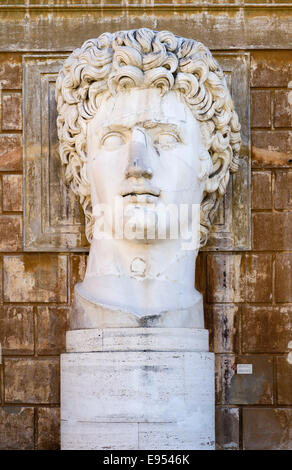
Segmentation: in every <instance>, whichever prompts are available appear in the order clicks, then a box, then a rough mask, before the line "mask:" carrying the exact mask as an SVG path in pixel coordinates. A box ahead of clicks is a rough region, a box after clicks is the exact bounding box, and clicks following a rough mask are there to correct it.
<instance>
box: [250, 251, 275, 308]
mask: <svg viewBox="0 0 292 470" xmlns="http://www.w3.org/2000/svg"><path fill="white" fill-rule="evenodd" d="M245 278H246V279H245V282H246V296H245V298H246V300H247V301H248V302H270V301H271V300H272V288H273V287H272V283H273V266H272V255H270V254H265V253H261V254H251V255H246V272H245Z"/></svg>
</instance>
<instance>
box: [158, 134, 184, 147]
mask: <svg viewBox="0 0 292 470" xmlns="http://www.w3.org/2000/svg"><path fill="white" fill-rule="evenodd" d="M178 142H179V137H178V136H177V135H176V134H174V133H172V132H162V133H161V134H159V135H158V136H157V137H156V139H155V143H156V144H158V145H159V146H161V147H165V148H170V147H173V146H174V145H176V144H177V143H178Z"/></svg>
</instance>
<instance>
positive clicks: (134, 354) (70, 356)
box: [61, 328, 215, 450]
mask: <svg viewBox="0 0 292 470" xmlns="http://www.w3.org/2000/svg"><path fill="white" fill-rule="evenodd" d="M67 351H68V352H67V353H66V354H62V361H61V363H62V365H61V420H62V421H61V423H62V424H61V440H62V449H104V450H122V449H125V450H138V449H146V450H151V449H169V450H175V449H201V450H203V449H206V450H207V449H208V450H209V449H213V448H214V440H215V439H214V411H215V407H214V355H213V354H212V353H209V352H208V332H207V330H202V329H200V330H199V329H194V328H118V329H115V328H107V329H100V330H98V329H91V330H90V329H89V330H75V331H69V332H68V333H67Z"/></svg>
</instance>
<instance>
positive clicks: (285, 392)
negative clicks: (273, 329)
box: [277, 344, 292, 405]
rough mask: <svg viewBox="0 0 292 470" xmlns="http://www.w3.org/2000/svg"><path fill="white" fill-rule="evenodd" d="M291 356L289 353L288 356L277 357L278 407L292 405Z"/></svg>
mask: <svg viewBox="0 0 292 470" xmlns="http://www.w3.org/2000/svg"><path fill="white" fill-rule="evenodd" d="M291 349H292V344H291ZM291 356H292V354H291V352H290V353H289V355H288V356H285V357H277V396H278V404H279V405H292V360H291Z"/></svg>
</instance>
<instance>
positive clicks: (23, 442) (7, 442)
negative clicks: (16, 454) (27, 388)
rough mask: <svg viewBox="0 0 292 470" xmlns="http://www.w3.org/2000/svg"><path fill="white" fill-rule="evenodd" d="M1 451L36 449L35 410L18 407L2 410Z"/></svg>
mask: <svg viewBox="0 0 292 470" xmlns="http://www.w3.org/2000/svg"><path fill="white" fill-rule="evenodd" d="M0 449H1V450H33V449H34V409H33V408H24V407H23V408H21V407H18V406H3V407H1V408H0Z"/></svg>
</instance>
